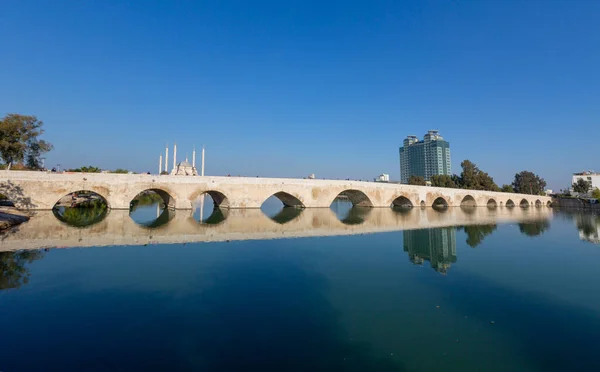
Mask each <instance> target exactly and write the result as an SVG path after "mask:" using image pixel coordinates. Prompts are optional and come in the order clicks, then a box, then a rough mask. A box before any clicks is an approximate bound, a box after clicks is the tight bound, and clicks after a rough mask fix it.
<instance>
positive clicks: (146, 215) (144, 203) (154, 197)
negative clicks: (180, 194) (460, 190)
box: [129, 189, 175, 228]
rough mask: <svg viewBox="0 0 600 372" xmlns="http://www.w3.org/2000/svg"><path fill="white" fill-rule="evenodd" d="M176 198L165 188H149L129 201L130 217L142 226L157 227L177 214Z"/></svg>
mask: <svg viewBox="0 0 600 372" xmlns="http://www.w3.org/2000/svg"><path fill="white" fill-rule="evenodd" d="M174 207H175V200H174V199H173V198H172V197H171V195H169V193H167V192H166V191H164V190H160V189H148V190H144V191H142V192H140V193H139V194H137V195H136V196H135V197H134V198H133V199H132V200H131V202H130V203H129V217H130V218H131V219H132V220H133V222H135V223H136V224H138V225H140V226H144V227H147V228H157V227H160V226H162V225H164V224H166V223H167V222H169V221H170V220H171V219H172V218H173V217H174V215H175V212H174V211H173V210H174Z"/></svg>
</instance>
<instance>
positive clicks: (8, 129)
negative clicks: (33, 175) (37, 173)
mask: <svg viewBox="0 0 600 372" xmlns="http://www.w3.org/2000/svg"><path fill="white" fill-rule="evenodd" d="M42 125H43V122H42V121H40V120H38V119H37V117H35V116H29V115H19V114H8V115H6V116H5V117H4V118H2V119H1V120H0V156H1V157H2V159H3V160H4V162H5V163H6V165H7V169H9V170H10V168H11V166H12V165H13V164H14V163H16V162H22V161H24V160H26V161H27V165H28V166H29V167H31V168H34V169H38V168H40V156H41V155H42V154H43V153H46V152H48V151H50V150H52V148H53V147H52V145H51V144H50V143H48V142H46V141H44V140H41V139H39V137H40V136H41V135H42V134H43V133H44V130H43V129H42Z"/></svg>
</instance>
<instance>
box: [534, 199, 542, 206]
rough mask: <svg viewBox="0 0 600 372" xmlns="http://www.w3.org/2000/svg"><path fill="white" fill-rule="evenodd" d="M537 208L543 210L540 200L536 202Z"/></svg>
mask: <svg viewBox="0 0 600 372" xmlns="http://www.w3.org/2000/svg"><path fill="white" fill-rule="evenodd" d="M535 207H536V208H541V207H542V202H541V201H540V200H539V199H538V200H536V201H535Z"/></svg>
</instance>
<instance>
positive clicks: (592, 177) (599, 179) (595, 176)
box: [571, 171, 600, 191]
mask: <svg viewBox="0 0 600 372" xmlns="http://www.w3.org/2000/svg"><path fill="white" fill-rule="evenodd" d="M579 179H584V180H586V181H588V182H589V183H591V185H592V187H591V188H590V191H593V190H594V189H596V188H599V189H600V173H594V171H587V172H586V171H583V172H581V173H573V180H572V181H571V185H573V184H574V183H577V180H579Z"/></svg>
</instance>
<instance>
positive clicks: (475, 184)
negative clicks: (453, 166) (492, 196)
mask: <svg viewBox="0 0 600 372" xmlns="http://www.w3.org/2000/svg"><path fill="white" fill-rule="evenodd" d="M460 166H461V167H462V172H461V174H460V185H461V188H463V189H469V190H487V191H499V190H500V188H499V187H498V185H496V183H495V182H494V179H493V178H492V177H490V175H489V174H487V173H486V172H484V171H482V170H480V169H479V168H478V167H477V165H475V163H473V162H471V161H470V160H465V161H463V162H462V163H460Z"/></svg>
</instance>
